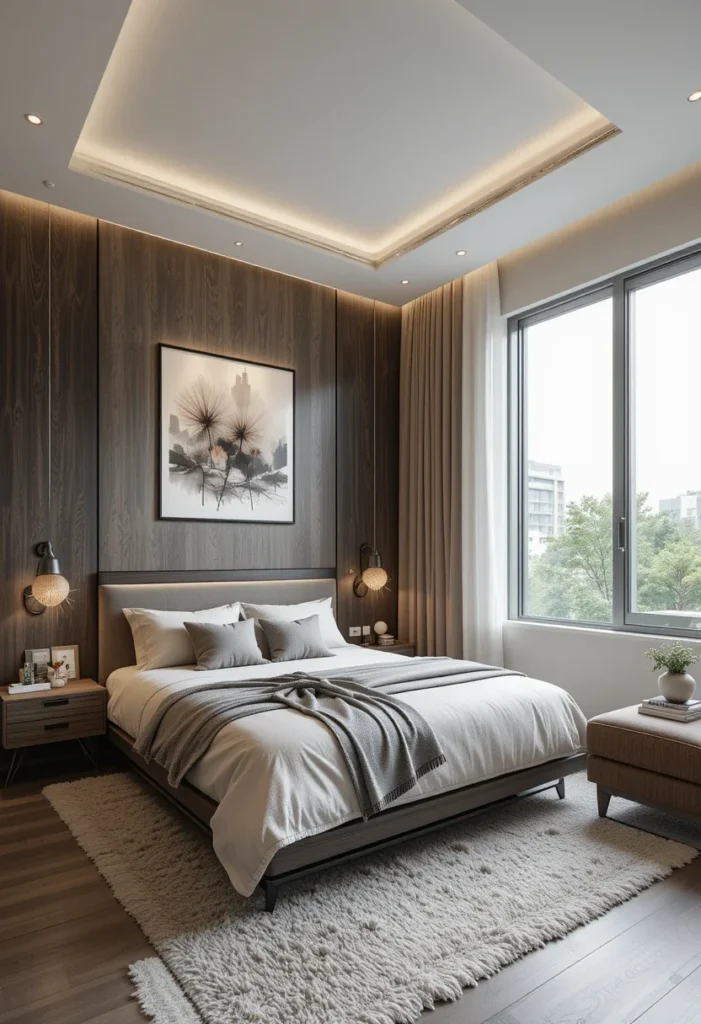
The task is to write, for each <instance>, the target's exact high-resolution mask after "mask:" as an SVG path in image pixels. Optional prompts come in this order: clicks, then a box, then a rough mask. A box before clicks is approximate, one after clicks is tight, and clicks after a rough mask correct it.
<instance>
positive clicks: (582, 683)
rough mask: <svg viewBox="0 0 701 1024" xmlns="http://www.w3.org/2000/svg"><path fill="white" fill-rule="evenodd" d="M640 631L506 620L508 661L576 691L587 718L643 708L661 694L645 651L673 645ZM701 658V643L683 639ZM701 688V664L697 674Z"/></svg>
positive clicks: (531, 674)
mask: <svg viewBox="0 0 701 1024" xmlns="http://www.w3.org/2000/svg"><path fill="white" fill-rule="evenodd" d="M669 639H670V638H669V637H665V638H660V637H654V636H649V635H646V634H641V633H622V632H614V631H612V630H604V629H582V628H579V627H574V626H550V625H547V626H546V625H540V624H539V623H534V622H520V621H519V622H516V621H510V622H507V623H506V624H505V626H504V659H505V662H504V663H505V665H506V667H507V668H513V669H517V670H519V671H520V672H525V673H526V674H527V675H529V676H532V677H533V678H535V679H544V680H546V682H548V683H556V684H557V685H558V686H562V687H563V689H565V690H567V691H568V693H571V694H572V696H573V697H574V699H575V700H576V701H577V703H578V704H579V706H580V707H581V709H582V711H583V712H584V714H585V715H586V716H587V718H591V717H592V715H599V714H601V713H602V712H603V711H612V710H613V709H614V708H622V707H627V706H628V705H629V704H638V703H639V702H640V701H641V700H642V698H643V697H652V695H653V694H654V693H656V692H657V673H656V672H654V671H653V670H652V662H651V661H650V659H649V658H646V657H645V651H646V650H648V648H650V647H657V646H658V645H659V644H660V643H665V642H669ZM682 643H684V644H685V645H686V644H688V646H689V647H693V648H695V649H696V650H697V651H698V653H699V655H700V656H701V641H696V642H695V641H691V640H689V641H687V640H686V639H684V640H683V641H682ZM689 671H690V672H691V673H692V675H694V674H695V676H696V679H697V681H699V685H700V688H701V666H699V671H697V672H696V673H694V666H692V667H691V668H690V670H689Z"/></svg>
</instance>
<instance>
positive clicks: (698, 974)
mask: <svg viewBox="0 0 701 1024" xmlns="http://www.w3.org/2000/svg"><path fill="white" fill-rule="evenodd" d="M699 1021H701V966H699V967H697V968H696V970H695V971H693V972H692V973H691V974H689V975H688V977H686V978H684V979H683V981H681V982H680V983H679V984H678V985H677V986H676V988H674V989H672V991H671V992H670V993H669V994H668V995H666V996H663V997H662V999H660V1000H659V1001H658V1002H656V1003H655V1004H654V1006H651V1007H650V1008H649V1009H648V1010H646V1011H645V1012H644V1013H643V1014H642V1016H640V1017H638V1018H637V1019H636V1021H635V1024H699Z"/></svg>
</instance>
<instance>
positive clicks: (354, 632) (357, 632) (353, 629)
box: [348, 626, 360, 636]
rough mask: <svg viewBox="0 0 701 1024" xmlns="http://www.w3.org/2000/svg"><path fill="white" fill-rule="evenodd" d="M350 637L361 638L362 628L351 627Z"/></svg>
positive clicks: (349, 630) (349, 628) (349, 629)
mask: <svg viewBox="0 0 701 1024" xmlns="http://www.w3.org/2000/svg"><path fill="white" fill-rule="evenodd" d="M348 636H360V626H349V627H348Z"/></svg>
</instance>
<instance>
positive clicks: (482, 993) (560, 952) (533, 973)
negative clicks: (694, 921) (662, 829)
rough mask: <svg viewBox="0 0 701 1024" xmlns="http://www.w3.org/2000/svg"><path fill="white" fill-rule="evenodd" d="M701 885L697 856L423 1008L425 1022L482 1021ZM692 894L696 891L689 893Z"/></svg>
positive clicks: (471, 1023) (700, 863) (678, 903)
mask: <svg viewBox="0 0 701 1024" xmlns="http://www.w3.org/2000/svg"><path fill="white" fill-rule="evenodd" d="M699 886H701V858H699V859H698V860H695V861H693V862H692V863H691V864H690V865H689V866H688V867H686V868H684V869H683V870H681V871H676V872H674V874H673V875H671V876H670V878H668V879H666V880H665V881H664V882H661V883H659V884H658V885H653V886H652V887H651V888H649V889H646V890H645V891H644V892H642V893H640V894H639V895H638V896H636V897H635V898H634V899H632V900H628V902H626V903H623V904H621V906H620V907H616V908H615V909H614V910H611V911H610V912H609V913H608V914H605V915H604V916H603V917H600V918H597V920H595V921H592V922H591V924H588V925H586V927H582V928H577V929H575V930H574V931H573V932H570V934H569V935H567V936H565V938H564V939H559V940H558V941H556V942H549V943H548V944H547V945H546V946H544V947H543V949H538V950H534V951H533V952H532V953H529V954H528V956H526V957H524V958H522V959H521V960H517V961H516V963H514V964H510V965H509V966H508V967H506V968H504V970H502V971H500V972H499V974H496V975H495V976H494V977H493V978H490V979H489V980H488V981H487V980H485V981H481V982H480V983H479V985H478V986H477V988H474V989H468V990H467V991H465V992H464V993H463V996H462V999H460V1000H459V1001H458V1002H456V1003H450V1004H447V1005H441V1006H439V1007H437V1008H436V1010H435V1011H433V1012H428V1011H427V1012H426V1013H425V1014H424V1017H425V1018H426V1024H466V1022H468V1021H469V1024H485V1022H487V1021H491V1020H492V1018H497V1019H500V1015H502V1014H504V1012H505V1011H506V1010H507V1009H508V1008H509V1007H510V1006H512V1005H513V1004H515V1003H517V1002H518V1001H519V1000H520V999H523V998H524V997H525V996H527V995H528V994H529V993H531V992H533V991H535V990H536V989H538V988H540V986H541V985H543V984H545V982H547V981H549V980H550V979H551V978H554V977H556V976H557V975H559V974H561V973H562V972H563V971H565V970H567V969H568V968H569V967H572V966H573V965H574V964H576V963H579V961H581V960H583V959H584V958H585V957H587V956H589V955H590V954H591V953H592V952H594V951H596V950H597V949H600V948H602V947H604V946H606V945H611V947H612V948H613V949H615V948H616V943H617V940H618V939H619V937H620V936H622V935H623V934H624V933H625V932H626V931H628V929H630V928H631V927H633V926H634V925H636V924H638V923H639V922H641V921H644V920H646V919H647V918H649V917H651V916H652V915H653V914H654V913H655V912H656V911H657V910H659V909H660V908H661V907H664V906H669V907H677V908H678V909H682V908H684V906H685V905H686V903H687V900H688V893H689V892H690V891H692V890H695V889H696V888H697V887H699ZM694 898H695V897H694Z"/></svg>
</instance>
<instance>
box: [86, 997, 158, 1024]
mask: <svg viewBox="0 0 701 1024" xmlns="http://www.w3.org/2000/svg"><path fill="white" fill-rule="evenodd" d="M145 1022H146V1018H145V1017H144V1015H143V1014H142V1012H141V1010H140V1009H139V1004H138V1003H137V1002H136V1000H134V999H132V1001H131V1002H130V1003H125V1004H124V1006H118V1007H117V1008H116V1009H115V1010H108V1011H107V1013H101V1014H100V1016H99V1017H91V1018H90V1019H89V1020H84V1021H81V1024H145Z"/></svg>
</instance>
